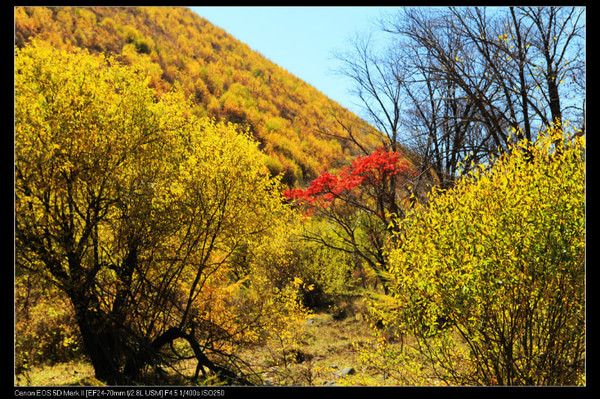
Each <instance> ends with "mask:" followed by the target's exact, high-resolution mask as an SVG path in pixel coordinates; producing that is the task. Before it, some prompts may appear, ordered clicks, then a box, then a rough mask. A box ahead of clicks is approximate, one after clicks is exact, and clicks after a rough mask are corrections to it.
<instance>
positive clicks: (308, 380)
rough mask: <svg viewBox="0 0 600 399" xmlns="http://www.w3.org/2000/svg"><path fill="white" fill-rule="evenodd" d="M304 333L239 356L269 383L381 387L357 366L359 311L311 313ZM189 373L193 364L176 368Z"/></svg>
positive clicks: (60, 374) (64, 371) (51, 376)
mask: <svg viewBox="0 0 600 399" xmlns="http://www.w3.org/2000/svg"><path fill="white" fill-rule="evenodd" d="M305 329H306V334H304V337H305V339H303V340H302V341H301V342H300V343H299V344H298V345H297V346H295V347H294V348H293V351H292V352H291V353H290V351H287V352H286V354H287V356H286V357H285V358H286V360H287V362H283V361H282V356H281V355H282V353H283V351H277V350H273V347H271V348H270V349H269V348H267V347H258V348H248V349H246V350H244V351H242V352H241V353H240V354H239V355H240V357H241V358H242V359H244V360H245V361H248V362H249V363H250V364H251V365H252V366H253V368H254V369H255V370H256V371H260V372H261V377H262V379H263V381H264V382H265V384H268V385H313V386H322V385H348V384H350V385H355V384H356V385H358V384H360V385H363V384H365V381H368V383H366V384H368V385H385V384H386V381H385V380H384V379H383V377H382V375H381V374H380V373H378V372H376V371H373V370H371V369H369V368H368V367H367V366H366V365H364V364H361V361H360V359H359V353H358V352H357V350H356V347H357V345H358V346H364V345H369V342H370V340H371V339H372V338H373V335H372V334H373V333H372V330H371V328H370V327H369V326H368V323H367V322H366V321H365V320H364V318H363V317H362V315H361V313H360V312H354V311H350V312H348V314H347V316H346V317H345V318H343V319H341V320H340V319H337V320H336V319H335V318H334V316H333V315H332V314H330V313H324V312H323V313H315V314H311V315H309V316H308V317H307V319H306V322H305ZM178 368H179V369H180V370H181V371H184V373H185V374H189V375H191V374H193V371H194V368H195V363H193V362H189V364H183V363H182V364H181V365H180V367H178ZM345 368H353V369H354V374H353V375H349V376H348V377H342V376H341V373H342V370H343V369H345ZM93 376H94V371H93V368H92V366H91V365H90V364H89V363H86V362H69V363H61V364H57V365H54V366H45V367H40V368H33V369H31V370H30V371H29V372H28V373H26V374H21V375H18V376H16V378H15V384H16V385H21V386H25V385H40V386H48V385H50V386H52V385H102V384H101V382H100V381H98V380H96V379H95V378H94V377H93Z"/></svg>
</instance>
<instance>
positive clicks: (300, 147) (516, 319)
mask: <svg viewBox="0 0 600 399" xmlns="http://www.w3.org/2000/svg"><path fill="white" fill-rule="evenodd" d="M585 18H586V16H585V9H584V8H578V7H555V6H552V7H501V8H494V9H491V8H485V7H462V8H453V7H448V8H435V9H433V8H424V7H420V8H419V7H417V8H404V9H402V11H401V12H399V13H397V14H388V15H387V16H385V17H382V19H381V20H380V21H379V25H378V26H379V28H378V29H380V32H381V33H384V36H381V37H385V42H384V43H383V44H382V43H376V42H375V41H374V40H372V38H373V36H368V37H367V36H364V37H360V36H358V37H357V38H356V39H355V40H353V41H350V42H349V43H348V47H347V48H346V50H345V51H342V52H339V53H338V54H337V57H338V61H339V65H340V72H341V73H343V74H345V75H346V76H347V77H349V78H350V79H351V80H352V81H353V82H354V84H355V86H354V90H355V93H356V96H357V98H358V100H359V101H360V102H361V103H362V105H363V109H364V115H363V118H364V120H363V119H361V118H360V117H358V116H356V115H354V114H353V113H352V112H350V111H348V110H346V109H344V108H343V107H342V106H340V105H339V104H337V103H335V102H334V101H333V100H331V99H329V98H327V97H326V96H325V95H324V94H323V93H321V92H319V91H318V90H317V89H315V88H313V87H311V86H310V85H308V84H307V83H305V82H303V81H301V80H300V79H298V78H297V77H295V76H293V75H292V74H290V73H289V72H287V71H286V70H285V69H283V68H281V67H279V66H277V65H276V64H275V63H273V62H271V61H269V60H267V59H266V58H264V57H263V56H262V55H260V54H259V53H257V52H255V51H253V50H251V49H250V48H249V47H248V46H246V45H245V44H243V43H241V42H240V41H238V40H236V39H235V38H234V37H232V36H231V35H229V34H227V33H226V32H225V31H223V30H221V29H219V28H217V27H215V26H213V25H211V24H210V23H209V22H208V21H207V20H205V19H203V18H202V17H200V16H198V15H196V14H195V13H194V12H192V11H191V10H189V9H186V8H182V7H62V6H61V7H41V6H39V7H38V6H34V7H15V46H14V54H15V56H14V60H15V69H14V71H15V73H14V95H15V134H14V137H15V142H14V144H15V165H14V172H15V175H14V181H15V184H14V190H15V196H14V198H15V204H14V207H15V237H14V240H15V259H14V263H15V265H14V269H15V281H14V289H15V292H14V301H15V302H14V306H15V319H16V320H15V322H16V324H15V340H14V352H15V379H14V381H15V385H19V386H43V385H48V386H49V385H52V386H57V385H88V386H89V385H109V386H116V385H129V386H131V385H178V386H223V385H225V386H229V385H245V386H257V385H260V386H264V385H276V386H292V385H293V386H297V385H306V386H323V385H346V386H357V385H363V386H380V385H392V386H437V385H450V386H481V385H484V386H489V385H508V386H515V385H527V386H540V385H543V386H556V385H561V386H562V385H566V386H582V385H586V372H585V371H586V368H585V366H586V302H585V289H586V256H585V253H586V252H585V250H586V241H585V234H586V218H585V211H586V208H585V206H586V203H585V199H586V191H585V189H586V185H585V178H586V168H585V165H586V149H585V146H586V144H585V143H586V112H585V111H586V110H585V95H586V88H585V82H586V75H585V73H586V70H585V61H586V54H585V22H586V21H585Z"/></svg>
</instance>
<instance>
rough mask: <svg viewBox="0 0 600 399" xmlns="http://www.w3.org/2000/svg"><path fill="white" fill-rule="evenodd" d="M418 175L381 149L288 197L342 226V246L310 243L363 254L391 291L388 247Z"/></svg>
mask: <svg viewBox="0 0 600 399" xmlns="http://www.w3.org/2000/svg"><path fill="white" fill-rule="evenodd" d="M415 176H416V171H415V169H414V168H413V167H412V165H411V164H410V163H409V162H408V161H407V160H406V159H404V158H402V157H401V155H400V153H399V152H397V151H386V150H385V149H378V150H376V151H374V152H373V153H371V154H369V155H367V156H363V157H358V158H356V159H355V160H354V161H353V162H352V164H351V165H349V166H346V167H344V168H342V169H341V170H340V171H339V173H337V174H336V175H334V174H331V173H329V172H324V173H323V174H321V175H320V176H319V177H317V178H316V179H314V180H313V181H312V182H311V183H310V185H309V186H308V187H307V188H306V189H300V188H294V189H289V190H286V191H284V193H283V195H284V197H285V198H287V199H288V200H290V201H293V202H294V203H296V204H298V205H300V206H304V207H306V209H307V212H308V213H309V214H315V213H316V214H317V215H318V216H321V217H324V218H326V219H328V220H330V221H331V222H332V223H334V224H335V225H337V226H338V227H340V229H339V232H340V233H339V234H338V236H339V237H340V238H341V243H340V241H338V242H337V243H333V242H331V241H330V240H329V241H328V240H327V239H325V238H324V237H316V236H308V237H307V238H309V239H313V240H315V241H318V242H320V243H322V244H324V245H326V246H328V247H330V248H334V249H339V250H343V251H345V252H351V253H354V254H356V255H358V256H359V257H360V258H361V259H362V260H364V261H366V263H367V264H368V265H369V266H370V267H371V268H372V269H373V270H374V271H375V272H376V274H377V275H378V276H379V281H380V282H381V283H382V285H383V288H384V291H387V287H386V278H385V272H386V270H387V267H386V264H387V262H386V259H385V256H384V251H383V247H384V244H385V240H386V239H387V237H389V234H388V233H389V232H390V231H391V230H393V229H394V228H395V222H394V221H395V218H396V217H402V216H403V212H402V207H401V205H400V203H399V202H400V201H401V200H402V199H403V198H406V197H408V195H409V194H410V193H409V191H408V189H407V183H409V182H410V180H411V179H412V178H414V177H415ZM365 237H366V238H365Z"/></svg>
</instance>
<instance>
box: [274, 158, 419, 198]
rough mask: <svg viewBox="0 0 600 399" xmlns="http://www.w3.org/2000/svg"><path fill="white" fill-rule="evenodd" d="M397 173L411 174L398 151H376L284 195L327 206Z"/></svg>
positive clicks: (325, 173)
mask: <svg viewBox="0 0 600 399" xmlns="http://www.w3.org/2000/svg"><path fill="white" fill-rule="evenodd" d="M398 174H407V175H410V174H413V172H412V171H411V167H410V164H409V162H408V161H407V160H405V159H401V157H400V154H399V153H398V152H397V151H385V150H384V149H378V150H376V151H374V152H373V153H371V154H370V155H367V156H362V157H358V158H356V159H355V160H354V161H353V162H352V164H351V165H350V166H346V167H344V168H342V169H341V170H340V172H339V173H338V174H337V175H334V174H331V173H329V172H324V173H323V174H321V175H320V176H319V177H317V178H316V179H314V180H313V181H312V182H311V183H310V185H309V187H308V188H306V189H300V188H295V189H290V190H286V191H284V193H283V195H284V196H285V197H286V198H287V199H288V200H294V201H297V202H299V203H306V204H309V205H319V206H325V207H326V206H328V205H329V204H330V203H331V202H332V201H334V200H335V199H336V198H339V197H340V196H342V195H344V194H347V193H350V192H352V191H353V190H355V189H356V188H358V187H365V186H376V185H378V184H381V183H382V182H384V181H385V180H387V179H389V178H390V177H392V176H396V175H398Z"/></svg>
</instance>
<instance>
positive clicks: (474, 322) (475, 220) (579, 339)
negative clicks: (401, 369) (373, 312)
mask: <svg viewBox="0 0 600 399" xmlns="http://www.w3.org/2000/svg"><path fill="white" fill-rule="evenodd" d="M584 156H585V143H584V138H583V137H576V136H574V137H569V135H568V134H566V133H563V131H562V130H560V129H558V128H556V129H550V130H549V131H546V132H543V133H541V134H540V135H539V138H538V140H537V141H536V142H535V143H529V142H519V143H517V144H515V145H513V146H512V147H511V148H510V149H509V152H507V153H505V154H503V155H501V156H500V157H499V158H498V159H497V160H496V161H495V162H494V163H493V165H491V166H490V165H488V166H485V165H480V167H479V168H476V170H475V171H473V172H471V173H470V174H469V175H467V176H466V177H465V178H463V179H462V180H461V181H460V182H458V183H457V185H456V186H455V187H453V188H451V189H449V190H447V191H445V192H442V191H437V192H434V193H432V194H431V196H430V199H429V203H428V205H427V206H420V207H418V208H417V209H415V210H413V211H412V213H411V214H410V215H408V216H407V218H406V219H405V220H403V221H402V222H401V227H402V231H401V232H400V233H399V234H398V236H397V240H396V241H397V242H398V243H399V244H397V247H395V248H393V249H391V251H390V254H389V259H390V264H391V272H392V274H393V281H394V289H393V291H392V292H393V296H394V297H395V299H396V300H397V307H396V308H395V309H396V310H395V311H392V312H387V314H386V315H385V319H384V320H383V322H384V323H387V324H390V325H394V326H396V328H397V329H398V331H399V333H398V334H409V335H410V336H414V337H415V341H414V342H413V345H406V346H405V348H404V352H403V353H404V356H408V355H409V354H410V353H411V351H412V353H413V354H414V353H418V354H419V356H421V358H422V359H424V361H425V363H426V364H427V365H428V367H427V368H426V370H423V373H424V374H423V375H422V378H423V379H422V380H421V381H425V380H426V379H428V378H429V379H431V378H434V379H436V380H439V381H441V382H443V383H445V384H452V385H492V384H499V385H580V384H583V383H585V376H584V366H585V308H584V307H585V293H584V289H585V185H584V180H585V167H584V164H585V161H584Z"/></svg>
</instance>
